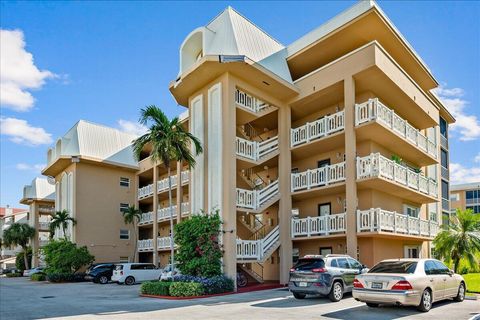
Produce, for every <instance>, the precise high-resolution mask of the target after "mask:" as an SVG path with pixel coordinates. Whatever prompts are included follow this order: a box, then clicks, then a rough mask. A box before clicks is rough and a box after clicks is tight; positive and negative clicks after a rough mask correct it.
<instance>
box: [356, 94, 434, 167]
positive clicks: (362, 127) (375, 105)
mask: <svg viewBox="0 0 480 320" xmlns="http://www.w3.org/2000/svg"><path fill="white" fill-rule="evenodd" d="M355 126H356V127H357V129H356V131H357V139H358V140H359V141H361V140H373V141H376V142H378V143H379V144H381V145H383V146H385V147H387V148H389V149H390V150H395V151H396V152H398V153H399V154H401V155H402V157H403V158H405V159H406V160H408V161H410V162H413V163H417V164H419V165H420V166H426V165H430V164H435V163H437V159H438V149H437V144H436V143H435V142H434V141H432V140H431V139H429V138H427V137H426V136H425V135H423V134H422V133H421V132H420V131H419V130H418V129H416V128H414V127H413V126H412V125H410V124H409V123H408V122H407V121H406V120H404V119H402V118H401V117H400V116H399V115H397V114H396V113H395V111H394V110H392V109H390V108H388V107H387V106H385V105H384V104H383V103H381V102H380V101H379V100H378V98H375V99H369V100H368V101H367V102H364V103H361V104H357V105H356V106H355ZM405 142H406V143H405Z"/></svg>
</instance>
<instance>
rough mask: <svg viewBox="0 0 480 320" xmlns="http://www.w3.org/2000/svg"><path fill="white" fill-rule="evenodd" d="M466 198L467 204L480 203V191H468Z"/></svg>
mask: <svg viewBox="0 0 480 320" xmlns="http://www.w3.org/2000/svg"><path fill="white" fill-rule="evenodd" d="M465 198H466V199H467V204H477V203H480V189H479V190H469V191H466V192H465Z"/></svg>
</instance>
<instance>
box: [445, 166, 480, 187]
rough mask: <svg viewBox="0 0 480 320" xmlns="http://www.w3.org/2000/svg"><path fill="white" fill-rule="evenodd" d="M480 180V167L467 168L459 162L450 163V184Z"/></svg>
mask: <svg viewBox="0 0 480 320" xmlns="http://www.w3.org/2000/svg"><path fill="white" fill-rule="evenodd" d="M478 181H480V167H471V168H467V167H464V166H463V165H461V164H459V163H450V182H451V183H452V184H461V183H471V182H478Z"/></svg>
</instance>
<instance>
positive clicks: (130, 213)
mask: <svg viewBox="0 0 480 320" xmlns="http://www.w3.org/2000/svg"><path fill="white" fill-rule="evenodd" d="M122 215H123V221H125V224H127V225H128V224H133V243H134V250H133V259H132V262H135V256H136V254H135V253H136V252H137V229H136V228H137V226H136V224H137V223H138V222H139V221H140V218H141V217H142V212H141V211H140V210H138V209H137V208H135V206H130V207H128V208H127V210H125V211H122Z"/></svg>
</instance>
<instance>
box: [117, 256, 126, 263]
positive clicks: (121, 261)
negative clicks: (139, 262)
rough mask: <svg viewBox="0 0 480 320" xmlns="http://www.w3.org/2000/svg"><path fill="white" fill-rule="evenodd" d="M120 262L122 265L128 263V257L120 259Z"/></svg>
mask: <svg viewBox="0 0 480 320" xmlns="http://www.w3.org/2000/svg"><path fill="white" fill-rule="evenodd" d="M118 260H119V262H120V263H128V257H120V259H118Z"/></svg>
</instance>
